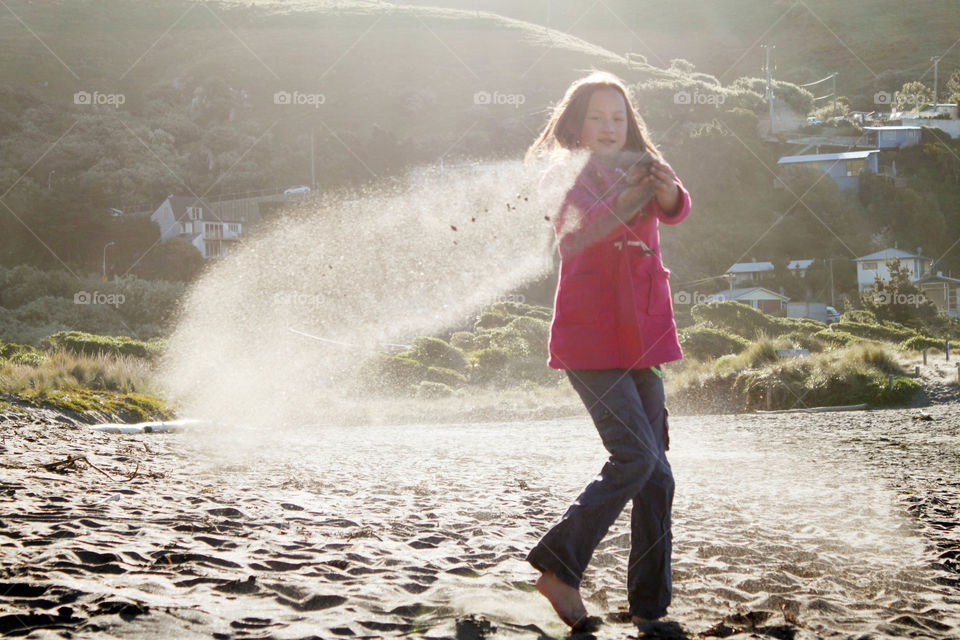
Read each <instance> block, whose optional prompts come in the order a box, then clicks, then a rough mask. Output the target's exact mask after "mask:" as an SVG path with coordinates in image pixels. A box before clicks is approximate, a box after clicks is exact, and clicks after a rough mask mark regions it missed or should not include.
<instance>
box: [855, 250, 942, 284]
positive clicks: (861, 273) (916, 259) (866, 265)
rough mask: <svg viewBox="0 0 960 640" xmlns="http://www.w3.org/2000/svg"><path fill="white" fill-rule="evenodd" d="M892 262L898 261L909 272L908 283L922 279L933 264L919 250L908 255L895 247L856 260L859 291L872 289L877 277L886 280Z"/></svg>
mask: <svg viewBox="0 0 960 640" xmlns="http://www.w3.org/2000/svg"><path fill="white" fill-rule="evenodd" d="M894 260H899V261H900V264H901V265H902V266H904V267H906V268H907V269H908V270H909V271H910V282H916V281H918V280H920V279H921V278H923V277H924V276H925V275H926V274H928V273H929V271H930V266H931V265H932V264H933V259H932V258H928V257H926V256H923V255H921V254H920V249H917V252H916V253H910V252H909V251H904V250H903V249H897V248H896V247H894V248H893V249H884V250H883V251H877V252H876V253H871V254H870V255H868V256H863V257H861V258H856V259H855V260H854V262H856V263H857V285H858V287H859V289H860V291H866V290H868V289H870V288H871V287H873V282H874V280H875V279H876V277H877V275H879V276H880V279H881V280H888V279H889V278H890V264H891V263H892V262H893V261H894Z"/></svg>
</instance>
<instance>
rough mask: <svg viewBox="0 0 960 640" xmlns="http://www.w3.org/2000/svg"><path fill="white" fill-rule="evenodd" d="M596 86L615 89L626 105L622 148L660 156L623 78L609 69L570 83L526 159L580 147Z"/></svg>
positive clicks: (528, 150) (529, 159) (528, 160)
mask: <svg viewBox="0 0 960 640" xmlns="http://www.w3.org/2000/svg"><path fill="white" fill-rule="evenodd" d="M597 89H614V90H615V91H619V92H620V95H621V96H623V102H624V104H625V105H626V106H627V140H626V142H625V143H624V145H623V149H624V150H625V151H638V152H639V151H649V152H650V153H651V154H653V155H654V156H656V157H658V158H661V157H662V156H661V154H660V151H659V150H658V149H657V148H656V146H655V145H654V144H653V142H651V141H650V134H649V132H648V131H647V125H646V123H645V122H644V121H643V118H642V117H640V114H639V113H637V110H636V109H635V108H634V106H633V102H632V101H631V100H630V92H629V90H628V89H627V87H626V85H624V84H623V81H622V80H621V79H620V78H618V77H617V76H615V75H613V74H612V73H607V72H606V71H595V72H593V73H591V74H590V75H588V76H586V77H584V78H581V79H579V80H577V81H576V82H574V83H573V84H571V85H570V88H569V89H567V92H566V94H564V96H563V99H562V100H561V101H560V102H559V103H558V104H557V106H556V107H554V109H553V115H551V116H550V120H548V121H547V124H546V126H544V127H543V131H541V132H540V135H539V136H537V139H536V141H535V142H534V143H533V144H532V145H530V148H529V149H527V153H526V160H527V162H530V161H531V160H534V159H535V158H537V157H538V156H540V155H541V154H543V153H544V152H546V153H554V152H559V151H561V150H563V149H566V150H568V151H572V150H574V149H580V148H582V145H581V143H580V131H581V130H582V129H583V120H584V118H585V117H586V115H587V106H588V105H589V104H590V96H592V95H593V92H594V91H596V90H597Z"/></svg>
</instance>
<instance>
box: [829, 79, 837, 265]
mask: <svg viewBox="0 0 960 640" xmlns="http://www.w3.org/2000/svg"><path fill="white" fill-rule="evenodd" d="M830 79H831V80H833V85H832V86H833V89H832V90H831V91H832V92H833V115H837V72H836V71H834V72H833V75H831V76H830ZM830 264H831V265H833V263H832V262H831V263H830Z"/></svg>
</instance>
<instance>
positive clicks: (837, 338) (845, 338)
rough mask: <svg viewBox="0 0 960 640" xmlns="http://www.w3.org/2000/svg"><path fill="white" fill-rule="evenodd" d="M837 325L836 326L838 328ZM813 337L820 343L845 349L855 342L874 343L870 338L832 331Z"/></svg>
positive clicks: (819, 332) (826, 330)
mask: <svg viewBox="0 0 960 640" xmlns="http://www.w3.org/2000/svg"><path fill="white" fill-rule="evenodd" d="M836 324H839V323H836ZM836 324H834V326H836ZM813 337H814V338H815V339H817V340H819V341H820V342H822V343H824V344H828V345H830V346H833V347H845V346H847V345H849V344H852V343H854V342H872V341H871V340H870V339H869V338H863V337H861V336H855V335H853V334H852V333H847V332H846V331H834V330H832V329H824V330H823V331H817V332H816V333H815V334H813Z"/></svg>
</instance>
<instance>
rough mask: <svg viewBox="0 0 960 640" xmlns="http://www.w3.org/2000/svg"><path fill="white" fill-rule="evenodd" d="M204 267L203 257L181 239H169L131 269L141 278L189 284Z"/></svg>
mask: <svg viewBox="0 0 960 640" xmlns="http://www.w3.org/2000/svg"><path fill="white" fill-rule="evenodd" d="M203 267H204V260H203V256H201V255H200V252H199V251H197V248H196V247H194V246H193V245H192V244H190V243H189V242H187V241H186V240H184V239H183V238H171V239H169V240H167V241H166V242H164V243H161V244H158V245H157V246H155V247H154V248H153V249H152V250H150V251H149V252H147V254H146V255H144V256H143V259H142V260H140V262H138V263H137V264H136V266H134V267H133V271H134V273H136V274H137V275H139V276H140V277H141V278H147V279H155V280H169V281H171V282H189V281H190V280H192V279H193V278H195V277H196V276H197V275H198V274H199V273H200V271H201V270H202V269H203Z"/></svg>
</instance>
